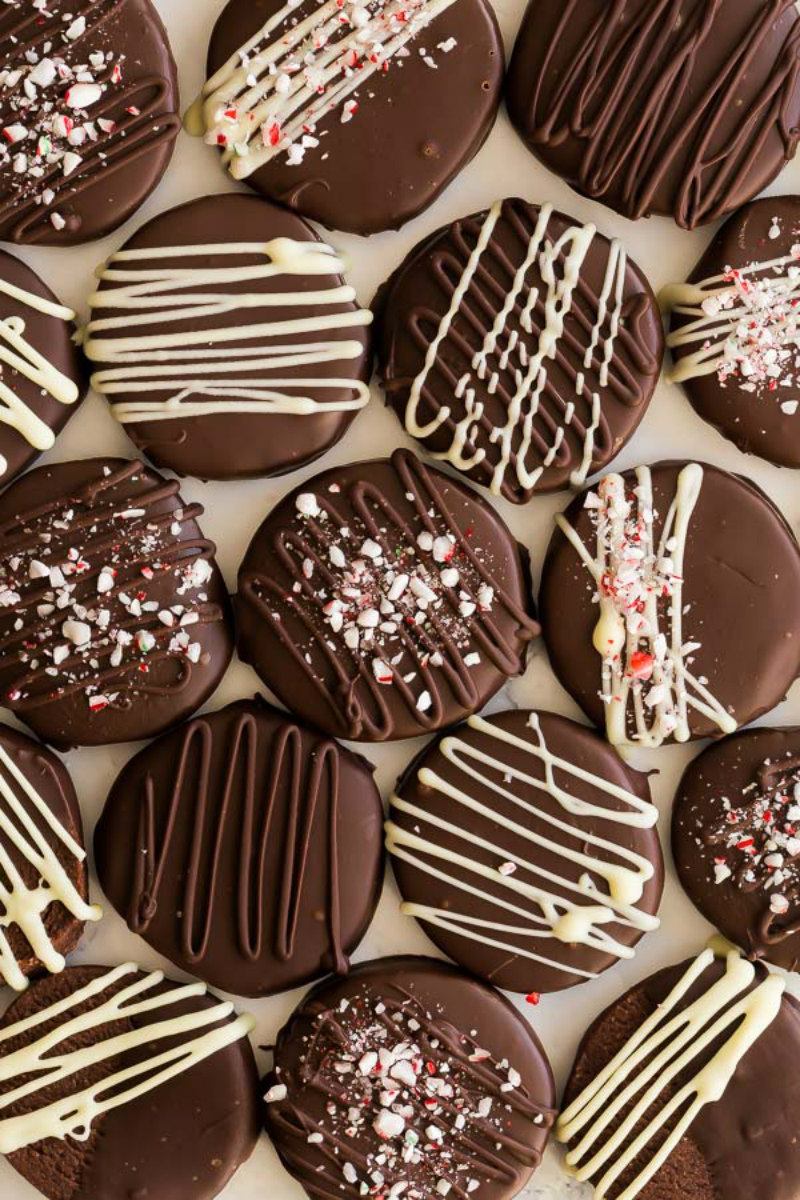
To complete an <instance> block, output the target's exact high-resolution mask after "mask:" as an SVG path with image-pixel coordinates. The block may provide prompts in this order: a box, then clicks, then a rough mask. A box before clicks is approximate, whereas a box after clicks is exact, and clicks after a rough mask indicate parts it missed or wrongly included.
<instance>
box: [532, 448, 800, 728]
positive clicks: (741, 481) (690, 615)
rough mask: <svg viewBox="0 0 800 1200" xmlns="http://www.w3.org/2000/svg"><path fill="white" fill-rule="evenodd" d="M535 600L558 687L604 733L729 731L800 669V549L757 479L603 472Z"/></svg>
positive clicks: (554, 553)
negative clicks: (562, 688) (799, 597)
mask: <svg viewBox="0 0 800 1200" xmlns="http://www.w3.org/2000/svg"><path fill="white" fill-rule="evenodd" d="M556 522H557V526H558V528H557V530H556V532H555V533H554V534H553V537H552V540H551V542H550V546H549V548H548V551H547V556H546V559H545V564H544V570H543V574H542V586H541V592H540V596H539V602H540V608H541V615H542V625H543V628H544V636H545V641H546V644H547V648H548V651H549V653H550V660H551V662H552V664H553V669H554V671H555V673H556V675H557V676H558V678H559V679H560V681H561V683H562V684H563V685H564V687H565V688H566V689H567V691H568V692H570V694H571V695H572V696H573V697H574V698H575V700H576V701H577V703H578V704H580V706H581V707H582V708H583V709H584V711H585V712H586V713H587V715H588V716H589V717H590V718H591V719H592V721H594V722H595V724H596V725H598V726H600V727H603V726H604V727H605V729H606V734H607V736H608V738H609V740H610V741H612V742H614V743H616V744H621V743H626V742H628V743H633V744H635V745H640V746H660V745H661V744H662V743H664V742H667V741H676V742H685V741H688V740H690V739H693V738H700V737H719V736H721V735H722V734H723V733H732V732H733V730H734V729H736V728H737V726H740V725H746V724H748V723H749V722H750V721H753V720H755V718H756V717H758V716H760V715H761V714H762V713H764V712H767V711H768V710H769V709H770V708H774V706H775V705H776V704H778V703H779V702H780V701H781V700H782V699H783V697H784V696H785V695H786V693H787V691H788V690H789V688H790V686H791V684H792V683H793V682H794V680H795V679H796V678H797V676H798V674H800V606H798V605H797V603H796V598H797V596H798V594H800V550H799V549H798V546H797V542H796V541H795V538H794V535H793V534H792V531H791V529H790V528H789V526H788V524H787V523H786V521H785V520H784V518H783V516H782V515H781V513H780V512H779V511H778V509H777V508H776V507H775V506H774V505H773V504H772V502H771V501H770V500H769V499H768V498H767V496H765V494H764V493H763V492H762V491H761V489H760V488H758V487H757V486H756V485H755V484H754V483H751V482H750V480H749V479H745V478H743V477H742V476H739V475H731V474H728V472H726V471H721V470H719V469H718V468H717V467H712V466H709V465H708V464H701V463H696V462H660V463H656V464H655V465H654V466H652V467H639V468H637V469H636V470H635V471H626V472H625V473H624V474H622V475H606V476H605V477H604V478H603V479H601V480H600V482H599V484H598V485H597V488H596V489H594V490H590V491H588V492H585V493H584V494H582V495H580V496H577V497H576V498H575V500H574V501H573V502H572V504H571V505H570V506H569V508H567V510H566V512H564V513H563V514H560V515H559V516H558V517H557V518H556Z"/></svg>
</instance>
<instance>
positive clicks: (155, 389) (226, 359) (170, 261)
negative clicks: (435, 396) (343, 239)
mask: <svg viewBox="0 0 800 1200" xmlns="http://www.w3.org/2000/svg"><path fill="white" fill-rule="evenodd" d="M214 256H226V257H231V258H239V259H241V262H240V263H238V264H236V265H230V266H224V267H209V266H207V265H206V262H207V260H208V259H209V258H211V257H214ZM176 260H180V261H181V262H185V260H190V262H191V264H192V265H182V266H177V265H175V264H176ZM197 260H199V265H198V261H197ZM343 269H344V264H343V262H342V260H341V259H340V258H339V257H338V255H337V254H336V252H335V250H333V249H332V248H331V247H330V246H326V245H325V244H324V243H321V242H299V241H294V240H293V239H291V238H275V239H274V240H273V241H271V242H231V243H220V244H219V245H197V246H179V247H156V248H152V249H144V250H121V251H119V252H118V253H117V254H114V255H112V257H111V258H110V259H109V260H108V262H107V263H106V264H105V266H104V267H101V268H100V270H99V272H98V275H99V278H100V280H101V281H102V282H103V283H107V284H111V285H113V286H111V287H108V288H106V289H104V290H101V291H96V292H93V293H92V295H91V296H90V297H89V305H90V308H91V309H92V310H93V311H95V310H108V309H114V310H116V309H120V310H122V314H123V315H120V316H113V317H98V318H95V319H93V320H91V321H90V322H89V325H88V326H87V328H86V335H85V341H84V349H85V351H86V355H87V357H88V358H90V359H92V360H93V361H95V362H102V363H108V364H112V365H110V366H109V367H108V368H106V369H103V370H100V371H97V372H96V373H95V374H94V376H93V377H92V384H93V386H94V387H95V388H96V389H97V391H99V392H103V393H104V394H105V395H106V396H108V397H109V398H111V399H112V400H113V397H114V396H115V395H117V394H119V393H120V392H122V393H125V394H126V395H130V394H131V393H139V392H141V393H143V394H144V398H143V399H141V400H130V401H125V402H118V403H115V404H114V405H113V408H114V414H115V416H116V417H117V419H118V420H119V421H121V422H123V423H128V422H132V421H145V420H147V421H165V420H169V419H174V418H176V417H200V416H208V415H210V414H212V413H224V412H240V413H242V412H263V413H293V414H298V415H303V414H307V413H315V412H321V411H326V410H330V411H350V410H353V409H359V408H363V407H364V405H365V404H366V403H367V401H368V400H369V388H368V387H367V385H366V384H365V383H363V382H362V381H361V380H358V379H352V378H349V379H348V378H339V379H337V378H334V377H325V376H322V377H320V378H315V377H314V375H313V371H312V370H311V369H312V368H313V367H315V366H320V365H324V364H326V363H332V362H342V363H346V362H348V361H357V360H358V359H359V358H360V357H361V355H362V354H363V346H362V344H361V342H360V341H357V340H355V339H354V340H352V341H350V340H344V339H343V340H336V339H335V338H333V339H331V340H329V341H325V340H319V341H307V342H298V341H296V340H294V341H293V340H292V339H293V338H296V337H297V335H298V334H309V335H311V336H312V337H314V336H316V335H319V334H323V333H324V331H325V330H337V329H346V328H351V327H359V328H363V327H364V326H367V325H369V324H370V323H371V321H372V314H371V313H370V312H368V311H366V310H365V309H346V310H345V311H343V312H342V311H331V312H329V313H327V314H325V315H319V316H306V317H303V316H300V317H294V318H289V319H284V320H280V321H269V320H267V321H261V320H258V319H256V320H254V321H253V322H252V323H251V324H239V325H237V324H235V323H232V324H231V325H227V326H226V325H224V324H223V325H222V326H220V327H219V328H213V329H208V328H201V329H199V330H198V329H191V328H188V329H187V328H186V323H187V322H188V323H190V324H191V323H194V322H198V321H199V322H201V324H203V325H205V323H206V322H207V320H208V318H212V317H213V318H215V317H221V318H223V319H224V317H225V316H226V314H229V313H241V311H242V310H243V309H245V310H253V312H254V313H262V314H263V311H264V310H267V311H268V310H269V309H270V308H274V307H279V308H287V307H293V306H294V307H298V308H303V307H309V308H310V307H312V306H320V305H321V306H330V307H331V308H332V309H335V308H337V307H339V308H341V306H343V305H348V304H350V303H351V302H352V301H353V300H354V299H355V291H354V290H353V288H352V287H350V286H349V285H348V284H343V283H342V284H336V283H334V286H332V287H325V288H321V289H319V290H316V291H302V290H298V291H291V290H287V291H258V290H254V291H252V292H240V291H237V290H236V288H237V287H238V286H239V285H241V284H244V283H248V282H252V283H253V284H254V285H255V287H256V288H257V287H258V285H259V283H260V282H261V281H266V280H271V279H282V278H284V277H285V278H287V279H289V280H291V277H292V276H316V275H319V276H327V277H330V276H333V277H336V276H338V275H339V274H340V273H341V271H342V270H343ZM199 288H203V289H207V290H204V291H198V290H197V289H199ZM154 325H159V326H161V325H165V326H168V327H171V329H172V331H171V332H163V331H161V332H158V333H149V334H137V333H136V329H137V327H139V328H141V327H148V326H149V327H151V328H152V327H153V326H154ZM276 339H285V340H284V341H283V342H281V341H280V340H277V341H276ZM243 342H251V343H253V345H252V347H248V346H242V345H241V343H243ZM232 343H236V344H235V345H232ZM117 364H118V365H117ZM295 367H304V368H308V369H309V371H310V372H311V373H310V374H309V375H307V376H305V375H292V373H291V371H292V369H293V368H295ZM283 371H286V372H287V373H286V374H285V375H284V374H282V372H283ZM343 389H344V390H348V389H349V390H350V391H352V392H353V398H352V399H350V400H331V401H329V402H323V401H320V400H318V399H316V398H314V396H313V395H311V394H305V390H307V391H308V392H309V393H312V392H314V391H333V392H336V391H341V390H343ZM158 393H167V398H166V399H151V398H150V397H151V396H153V395H154V394H158ZM169 393H171V394H169ZM193 397H201V399H200V400H196V399H192V398H193Z"/></svg>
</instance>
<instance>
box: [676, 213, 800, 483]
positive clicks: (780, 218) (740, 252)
mask: <svg viewBox="0 0 800 1200" xmlns="http://www.w3.org/2000/svg"><path fill="white" fill-rule="evenodd" d="M776 218H777V223H776V224H774V221H775V219H776ZM773 228H777V229H778V230H779V235H778V236H777V237H774V236H770V229H773ZM799 228H800V197H797V196H775V197H772V196H769V197H767V198H766V199H763V200H755V201H753V203H752V204H747V205H745V207H744V208H742V209H741V210H740V211H739V212H737V213H734V215H733V216H732V217H730V218H729V219H728V220H727V221H726V222H725V224H724V225H723V226H722V228H721V229H720V230H718V231H717V233H716V235H715V236H714V239H713V241H712V242H711V243H710V244H709V246H708V248H707V250H706V251H705V253H704V254H703V256H702V258H701V259H700V261H699V262H698V263H697V266H696V267H695V268H694V270H693V271H692V273H691V275H690V276H689V280H688V282H689V283H700V282H701V281H702V280H704V279H708V278H711V277H712V276H718V275H723V274H725V273H726V272H727V271H728V269H729V268H732V269H734V270H735V269H736V268H741V267H749V266H751V265H752V264H753V263H758V262H768V261H772V260H773V259H776V258H781V257H783V256H784V255H786V256H789V255H790V254H791V253H792V247H793V246H796V245H797V241H798V229H799ZM761 278H766V279H767V280H769V279H771V278H772V279H774V278H775V274H774V272H773V271H772V270H771V269H770V270H768V271H767V272H766V273H765V274H763V275H761V274H760V273H757V272H756V273H752V274H751V273H748V275H747V276H746V279H747V280H751V279H753V280H759V279H761ZM715 286H717V287H722V286H724V284H722V283H720V284H717V285H715ZM737 306H738V305H737ZM739 307H740V306H739ZM768 311H769V310H767V312H768ZM767 312H764V315H763V318H762V316H761V314H760V313H758V314H754V317H755V320H756V321H757V326H756V331H755V333H754V334H753V337H754V338H760V334H761V330H762V329H763V327H764V326H765V325H766V324H767V322H768V320H769V318H768V316H767ZM741 319H742V323H743V325H744V326H747V325H748V324H749V323H750V321H751V320H752V319H753V317H752V316H751V315H750V314H749V313H748V312H747V311H746V310H744V311H743V312H742V317H741ZM689 320H690V318H688V317H685V316H682V315H681V314H679V313H675V314H673V316H672V318H671V321H670V331H671V332H673V333H677V332H678V331H679V330H680V329H681V328H682V327H683V326H684V325H686V324H687V323H688V322H689ZM725 324H726V313H725V310H723V311H722V312H721V313H720V316H719V318H718V320H717V322H715V323H714V325H713V326H709V329H711V328H719V327H720V326H724V325H725ZM776 328H777V331H778V337H779V336H780V333H779V328H780V323H779V320H778V322H777V323H776ZM703 340H704V339H702V338H701V340H700V341H698V342H693V343H690V344H688V345H684V346H675V347H674V348H673V350H672V356H673V359H674V360H675V361H676V362H680V360H681V359H682V358H683V357H684V356H685V355H686V354H691V353H692V352H693V351H697V350H699V349H700V348H701V346H702V344H703ZM789 349H790V350H791V354H790V357H789V359H788V362H786V363H785V364H782V365H781V369H780V373H779V374H778V375H777V377H774V380H773V379H772V378H771V379H769V380H765V381H763V382H759V383H757V384H755V385H753V382H752V376H751V377H743V376H742V375H741V374H740V375H738V376H737V375H730V374H728V375H727V378H726V379H725V380H724V381H722V380H721V379H720V376H719V374H718V372H717V371H713V372H711V374H708V375H699V376H697V377H696V378H694V379H687V380H685V381H684V382H683V383H682V387H683V388H684V389H685V391H686V395H687V396H688V397H689V400H690V402H691V404H692V407H693V408H694V410H695V412H697V414H698V416H701V417H702V418H703V420H704V421H708V422H709V424H711V425H713V426H714V428H715V429H717V430H718V431H719V432H720V433H721V434H722V436H723V437H726V438H729V439H730V440H731V441H732V442H734V443H735V445H737V446H738V447H739V449H740V450H742V451H743V452H744V453H745V454H758V455H760V457H761V458H766V459H768V460H769V461H770V462H773V463H776V464H777V465H778V466H779V467H800V406H799V407H798V409H797V410H796V411H794V412H790V413H787V412H784V411H783V409H782V407H781V405H783V404H786V403H788V404H791V403H794V404H798V402H800V373H798V365H800V355H799V354H798V351H797V345H796V342H795V341H791V342H789ZM743 384H744V385H748V386H749V388H752V390H744V387H743V386H742V385H743Z"/></svg>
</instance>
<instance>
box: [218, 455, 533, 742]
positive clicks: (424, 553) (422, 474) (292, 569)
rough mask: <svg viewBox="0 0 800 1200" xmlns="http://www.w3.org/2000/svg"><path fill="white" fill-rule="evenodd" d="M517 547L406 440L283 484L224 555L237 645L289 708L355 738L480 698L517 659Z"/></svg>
mask: <svg viewBox="0 0 800 1200" xmlns="http://www.w3.org/2000/svg"><path fill="white" fill-rule="evenodd" d="M532 612H533V603H532V600H531V598H530V579H529V571H528V562H527V554H526V552H525V551H524V550H523V549H522V548H521V547H520V546H519V545H517V543H516V542H515V541H514V540H513V538H512V536H511V534H510V532H509V530H508V529H507V528H506V526H505V525H504V524H503V523H502V521H501V520H500V518H499V517H498V516H497V515H496V514H495V513H494V511H493V510H492V509H491V508H490V507H489V506H488V505H487V504H485V503H484V502H483V501H482V500H481V498H480V497H479V496H477V495H476V494H475V493H474V492H472V491H471V490H470V489H468V488H466V487H464V486H463V485H462V484H460V483H458V482H456V481H454V480H452V479H450V478H449V476H446V475H443V474H441V472H439V471H436V470H432V469H429V468H428V467H426V466H424V465H423V464H422V463H421V462H420V461H419V459H417V458H416V457H415V456H414V455H413V454H411V453H410V452H409V451H407V450H397V451H395V453H394V454H393V455H392V457H391V459H377V460H373V461H369V462H362V463H354V464H351V465H349V466H345V467H338V468H334V469H333V470H330V471H325V472H324V473H323V474H321V475H318V476H316V477H315V478H314V479H311V480H309V481H307V482H306V484H304V485H303V488H302V489H300V488H298V489H297V490H296V491H294V492H291V493H290V494H289V495H288V496H287V497H286V498H285V499H284V500H282V501H281V503H280V504H278V506H277V507H276V508H275V509H274V510H273V511H272V512H271V513H270V515H269V516H268V517H267V519H266V520H265V521H264V523H263V525H262V526H261V528H260V529H259V530H258V532H257V533H256V535H255V537H254V538H253V541H252V542H251V544H250V547H249V549H248V551H247V554H246V555H245V558H244V562H243V563H242V566H241V568H240V571H239V595H238V597H237V631H238V638H239V652H240V654H241V655H242V657H243V658H244V659H245V661H246V662H250V663H252V665H253V666H254V667H255V669H256V670H257V671H258V673H259V674H260V676H261V678H262V679H263V680H264V682H265V683H266V684H267V685H268V686H269V687H270V688H272V690H273V691H274V692H275V693H276V694H277V695H278V696H279V697H280V698H281V700H282V701H283V702H284V703H285V704H286V705H287V706H291V708H292V710H293V711H294V712H296V713H298V714H299V715H300V716H301V717H302V718H303V719H305V720H308V721H309V722H310V723H311V724H313V725H316V726H318V727H319V728H320V729H324V730H326V731H328V732H330V733H333V734H340V735H341V736H343V737H347V738H353V739H355V740H359V741H389V740H393V739H396V738H404V737H412V736H414V735H415V734H419V733H424V732H425V731H432V730H436V729H439V728H441V727H442V726H444V725H450V724H452V723H453V722H454V721H457V720H459V719H461V718H462V717H465V716H468V715H469V714H470V713H472V712H475V711H476V710H477V709H479V708H481V707H482V706H483V704H485V703H486V701H487V700H488V699H489V698H490V697H491V696H492V695H494V693H495V692H496V691H497V690H498V688H499V687H500V686H501V685H502V683H503V682H504V681H505V680H506V679H508V678H509V677H510V676H512V675H518V674H520V673H521V672H522V671H523V670H524V666H525V646H526V644H527V642H529V641H530V639H531V638H532V637H534V636H535V635H536V633H537V632H538V625H537V624H536V622H535V621H534V619H533V616H532Z"/></svg>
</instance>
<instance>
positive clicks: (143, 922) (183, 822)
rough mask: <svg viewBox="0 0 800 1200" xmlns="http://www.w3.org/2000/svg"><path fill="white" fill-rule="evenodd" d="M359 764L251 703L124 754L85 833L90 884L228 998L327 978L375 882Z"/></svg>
mask: <svg viewBox="0 0 800 1200" xmlns="http://www.w3.org/2000/svg"><path fill="white" fill-rule="evenodd" d="M382 832H383V804H382V802H381V796H380V793H379V791H378V789H377V787H376V786H375V783H374V781H373V778H372V767H371V766H370V765H369V764H368V763H367V762H366V761H365V760H364V759H363V758H361V757H360V756H359V755H356V754H353V753H352V751H350V750H346V749H345V748H344V746H340V745H338V743H336V742H334V741H331V740H330V739H329V738H326V737H324V736H323V735H321V734H319V733H316V732H315V731H313V730H312V729H309V728H308V727H306V726H304V725H300V724H297V723H295V722H293V721H291V720H290V719H289V718H288V717H287V716H286V714H285V713H281V712H278V710H277V709H274V708H271V707H270V706H269V705H267V704H265V703H264V702H263V701H262V700H260V699H259V698H256V699H255V700H239V701H237V702H236V703H235V704H230V705H228V707H227V708H224V709H222V710H221V711H220V712H216V713H211V714H209V715H208V716H203V717H195V719H194V720H193V721H191V722H190V723H189V724H188V725H184V726H182V727H181V728H179V729H175V730H173V731H172V732H171V733H168V734H166V735H165V736H164V737H163V738H160V739H159V741H157V742H154V743H153V744H151V745H149V746H147V747H146V748H145V749H144V750H142V751H141V752H140V753H139V754H137V755H135V756H134V758H132V759H131V760H130V761H129V762H128V763H127V765H126V766H125V767H124V768H123V770H122V771H121V773H120V774H119V775H118V777H117V779H116V781H115V783H114V784H113V786H112V788H111V792H110V793H109V797H108V800H107V801H106V806H105V809H104V810H103V814H102V816H101V817H100V821H99V823H98V825H97V827H96V829H95V837H94V846H95V859H96V862H97V874H98V877H99V879H100V883H101V886H102V888H103V891H104V892H105V894H106V895H107V896H108V898H109V900H110V901H111V903H112V904H113V905H114V907H115V908H116V909H117V911H118V912H119V913H120V915H121V916H122V917H123V918H124V919H125V920H126V921H127V923H128V926H129V928H130V929H131V930H132V931H133V932H134V933H138V934H141V936H142V937H143V938H144V939H145V941H147V943H148V944H149V945H151V946H152V947H153V948H154V949H155V950H157V951H158V953H159V954H163V955H165V956H166V957H167V958H169V959H171V961H172V962H174V963H175V965H176V966H178V967H180V968H181V969H182V970H184V971H188V972H190V973H191V974H192V975H197V976H198V977H199V978H201V979H204V980H205V981H206V982H207V983H209V984H211V986H212V987H219V988H222V989H223V990H224V991H226V992H233V993H234V994H235V995H238V996H268V995H271V994H273V993H274V992H279V991H285V990H286V989H288V988H292V987H297V986H298V985H299V984H302V983H308V982H309V980H312V979H315V978H317V977H318V976H320V975H324V974H327V973H328V972H329V971H337V972H339V973H342V974H344V973H346V972H347V970H348V968H349V963H348V955H349V954H350V952H351V951H352V950H354V949H355V947H356V946H357V945H358V943H359V942H360V940H361V938H362V937H363V935H364V933H365V932H366V930H367V926H368V925H369V923H370V921H371V920H372V916H373V914H374V912H375V908H376V907H377V904H378V899H379V897H380V893H381V886H382V884H383V852H382Z"/></svg>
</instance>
